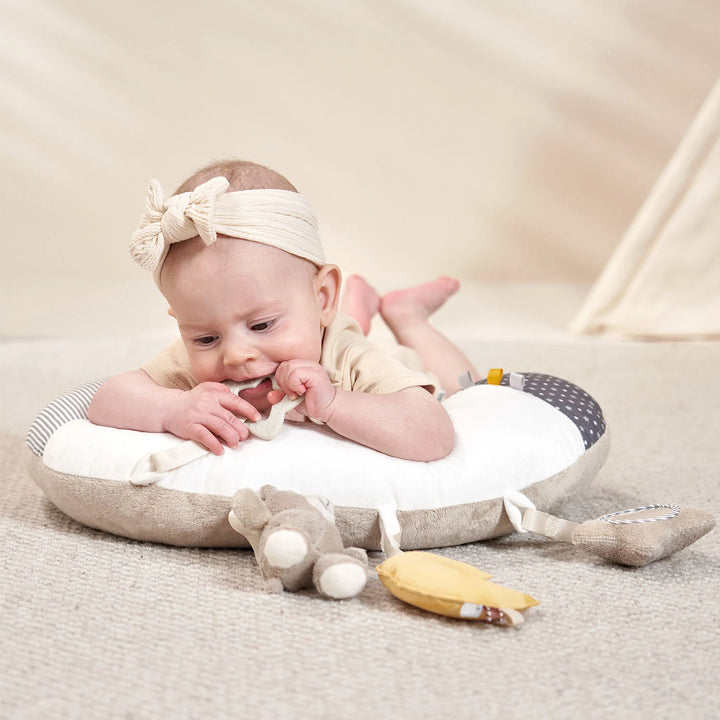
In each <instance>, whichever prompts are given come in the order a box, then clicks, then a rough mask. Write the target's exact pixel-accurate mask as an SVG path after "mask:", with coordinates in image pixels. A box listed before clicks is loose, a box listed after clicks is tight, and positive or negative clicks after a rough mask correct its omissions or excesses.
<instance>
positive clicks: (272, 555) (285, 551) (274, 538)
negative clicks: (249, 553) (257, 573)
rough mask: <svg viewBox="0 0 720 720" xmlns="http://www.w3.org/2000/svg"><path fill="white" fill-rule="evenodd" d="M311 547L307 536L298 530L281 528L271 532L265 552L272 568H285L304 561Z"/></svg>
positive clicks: (266, 542)
mask: <svg viewBox="0 0 720 720" xmlns="http://www.w3.org/2000/svg"><path fill="white" fill-rule="evenodd" d="M309 552H310V547H309V545H308V541H307V540H306V539H305V536H304V535H303V534H302V533H301V532H298V531H297V530H287V529H284V528H280V529H278V530H274V531H273V532H271V533H270V534H269V535H268V536H267V539H266V540H265V547H264V548H263V554H264V556H265V560H266V561H267V563H268V565H270V567H272V568H277V569H280V570H285V569H287V568H289V567H292V566H293V565H297V564H298V563H300V562H302V561H303V560H304V559H305V558H306V557H307V556H308V554H309Z"/></svg>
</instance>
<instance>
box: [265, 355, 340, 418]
mask: <svg viewBox="0 0 720 720" xmlns="http://www.w3.org/2000/svg"><path fill="white" fill-rule="evenodd" d="M275 380H276V381H277V384H278V385H279V386H280V389H281V390H282V391H283V392H284V393H285V394H286V395H287V396H288V397H289V398H290V399H295V398H296V397H299V396H301V395H302V396H304V397H303V402H302V403H301V404H300V405H298V406H297V407H296V408H295V409H294V410H291V411H290V412H289V413H288V414H287V416H286V417H287V419H288V420H304V419H305V418H306V417H311V418H313V420H319V421H320V422H327V421H328V420H329V419H330V418H331V417H332V413H333V402H334V401H335V396H336V394H337V391H336V389H335V387H334V386H333V384H332V383H331V382H330V378H329V377H328V374H327V370H325V368H324V367H323V366H322V365H320V364H318V363H316V362H312V361H311V360H288V361H286V362H284V363H281V364H280V365H278V368H277V370H276V371H275ZM281 397H282V395H280V394H279V393H278V394H277V395H275V394H274V393H270V394H269V395H268V398H269V400H270V401H271V402H273V403H276V402H278V400H280V398H281Z"/></svg>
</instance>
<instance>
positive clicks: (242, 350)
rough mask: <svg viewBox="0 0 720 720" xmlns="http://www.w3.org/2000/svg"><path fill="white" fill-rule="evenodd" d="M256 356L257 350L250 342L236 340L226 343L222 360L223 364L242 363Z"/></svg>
mask: <svg viewBox="0 0 720 720" xmlns="http://www.w3.org/2000/svg"><path fill="white" fill-rule="evenodd" d="M257 356H258V353H257V350H256V348H255V347H254V346H253V345H252V344H251V343H247V342H237V341H236V342H232V343H228V344H226V346H225V348H224V353H223V361H224V363H225V365H242V364H244V363H246V362H248V361H249V360H256V359H257Z"/></svg>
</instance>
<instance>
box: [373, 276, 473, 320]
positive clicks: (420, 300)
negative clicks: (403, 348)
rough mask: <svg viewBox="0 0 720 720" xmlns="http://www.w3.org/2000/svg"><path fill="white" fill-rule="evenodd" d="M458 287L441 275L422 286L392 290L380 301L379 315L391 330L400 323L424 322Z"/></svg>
mask: <svg viewBox="0 0 720 720" xmlns="http://www.w3.org/2000/svg"><path fill="white" fill-rule="evenodd" d="M459 287H460V282H459V281H458V280H456V279H455V278H451V277H447V276H445V275H443V276H441V277H439V278H437V279H436V280H431V281H430V282H426V283H423V284H422V285H416V286H415V287H411V288H405V289H404V290H394V291H393V292H389V293H388V294H387V295H384V296H383V297H382V299H381V300H380V314H381V315H382V318H383V320H385V322H386V323H387V324H388V326H389V327H390V329H391V330H392V329H394V328H395V327H397V326H398V325H399V324H401V323H407V322H410V321H413V320H422V321H426V320H427V319H428V318H429V317H430V315H432V314H433V313H434V312H435V311H436V310H437V309H438V308H440V307H442V305H444V304H445V301H446V300H447V299H448V298H449V297H450V296H451V295H454V294H455V293H456V292H457V291H458V288H459Z"/></svg>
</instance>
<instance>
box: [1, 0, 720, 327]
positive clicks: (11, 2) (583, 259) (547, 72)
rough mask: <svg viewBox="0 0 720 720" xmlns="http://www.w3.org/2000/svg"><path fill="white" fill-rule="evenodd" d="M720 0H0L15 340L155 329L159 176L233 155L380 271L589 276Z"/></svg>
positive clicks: (675, 130) (655, 169)
mask: <svg viewBox="0 0 720 720" xmlns="http://www.w3.org/2000/svg"><path fill="white" fill-rule="evenodd" d="M718 12H719V10H718V3H717V1H716V0H712V1H711V0H609V1H608V2H602V3H599V2H597V3H578V2H575V1H574V0H522V1H520V0H517V1H514V2H503V3H498V2H490V1H489V0H486V1H481V0H477V1H475V2H473V1H472V0H442V1H441V0H386V1H383V2H381V1H380V0H374V1H373V0H370V1H360V0H347V1H346V2H331V1H330V0H312V1H311V0H305V1H303V0H276V1H274V2H265V3H261V2H249V1H248V0H237V1H236V2H230V1H229V0H206V1H205V2H204V3H202V4H198V3H185V2H182V1H180V0H174V1H173V2H169V1H168V0H158V1H157V2H145V1H143V2H140V0H126V1H125V2H122V3H97V2H92V1H91V0H2V2H0V27H1V28H2V42H1V43H0V154H1V157H2V166H3V172H2V173H1V174H0V193H1V195H0V197H1V201H0V202H1V212H2V223H3V234H2V243H3V257H4V260H5V262H3V263H2V267H1V268H0V282H1V283H2V293H1V296H0V308H1V309H0V313H1V314H0V336H2V335H5V336H12V335H26V336H27V335H35V334H58V333H60V334H67V333H71V334H72V333H84V334H87V333H89V332H103V333H107V332H110V331H111V329H112V331H113V332H117V333H118V334H122V333H125V332H128V331H130V330H133V331H136V332H143V331H154V330H156V329H157V328H158V327H159V325H158V322H159V321H158V320H157V319H158V318H162V310H163V307H162V302H161V301H160V299H159V298H158V297H157V296H156V294H155V290H154V288H153V287H152V282H151V281H150V279H149V278H148V277H146V276H145V275H144V274H143V273H142V271H140V270H139V269H137V268H135V267H134V266H133V264H132V262H131V260H130V259H129V256H128V254H127V249H126V246H127V238H128V235H129V233H130V232H131V231H132V229H133V228H134V226H135V223H136V221H137V218H138V216H139V213H140V211H141V209H142V200H143V193H144V189H145V186H146V183H147V181H148V180H149V179H150V178H151V177H153V176H155V177H158V178H159V179H160V180H161V182H162V183H163V184H164V186H165V187H166V188H167V189H172V188H174V187H175V186H176V185H177V184H179V183H180V181H181V180H182V179H183V178H184V177H185V176H186V175H187V174H189V172H191V171H192V170H194V169H195V168H196V167H198V166H200V165H202V164H204V163H205V162H207V161H209V160H211V159H213V158H219V157H225V156H235V157H242V158H249V159H253V160H256V161H259V162H262V163H265V164H268V165H270V166H271V167H274V168H276V169H278V170H280V171H281V172H283V173H284V174H286V175H287V176H288V177H289V178H290V180H291V181H292V182H294V183H295V184H296V185H297V186H298V187H299V188H300V190H301V191H302V192H303V193H304V194H305V195H306V196H307V197H308V199H309V200H310V202H311V203H312V204H313V206H314V208H315V210H316V213H317V215H318V216H319V218H320V223H321V231H322V233H323V237H324V240H325V243H326V249H327V252H328V256H329V257H331V258H332V259H334V260H336V261H337V262H338V263H339V264H341V265H342V267H343V268H344V270H345V271H347V272H352V271H354V272H361V273H364V274H366V275H368V276H370V277H371V278H372V279H374V280H375V281H376V282H377V283H378V284H380V285H381V286H387V287H389V286H390V285H391V284H396V283H405V282H415V281H419V280H422V279H425V278H426V277H429V276H434V275H435V274H437V273H439V272H443V273H448V274H455V275H458V276H459V277H460V278H461V279H463V280H464V281H465V282H466V284H469V285H472V283H489V282H495V281H502V282H507V281H511V282H515V283H579V284H581V285H582V284H587V285H589V284H590V283H591V282H592V281H593V280H594V278H595V277H596V276H597V275H598V274H599V273H600V271H601V269H602V268H603V266H604V265H605V262H606V260H607V259H608V258H609V257H610V255H611V254H612V252H613V249H614V247H615V245H616V244H617V242H618V240H619V238H620V237H621V236H622V235H623V233H624V231H625V230H626V228H627V226H628V225H629V223H630V221H631V220H632V218H633V216H634V215H635V213H636V211H637V209H638V208H639V207H640V205H641V204H642V201H643V199H644V198H645V196H646V195H647V193H648V192H649V190H650V188H651V186H652V184H653V182H654V181H655V179H656V178H657V176H658V175H659V174H660V172H661V170H662V168H663V167H664V165H665V163H666V162H667V160H668V158H669V157H670V156H671V154H672V152H673V150H674V148H675V146H676V145H677V143H678V142H679V140H680V139H681V137H682V135H683V133H684V132H685V130H686V128H687V127H688V125H689V123H690V121H691V120H692V118H693V117H694V115H695V114H696V112H697V110H698V108H699V107H700V105H701V103H702V101H703V99H704V98H705V97H706V95H707V93H708V92H709V89H710V87H711V86H712V83H713V82H714V80H715V77H716V74H717V68H718V66H719V65H720V43H718V42H717V38H718ZM529 307H530V305H529ZM530 309H531V307H530ZM574 309H577V308H574ZM162 322H165V321H164V320H163V321H162ZM163 327H165V326H164V325H163ZM168 327H169V326H168Z"/></svg>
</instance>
